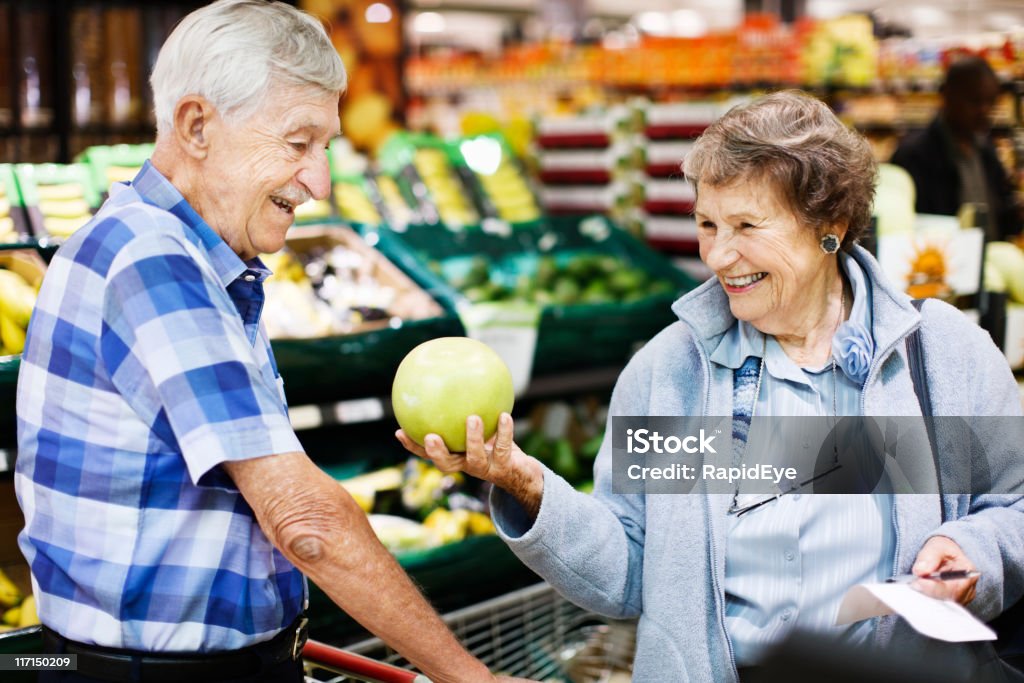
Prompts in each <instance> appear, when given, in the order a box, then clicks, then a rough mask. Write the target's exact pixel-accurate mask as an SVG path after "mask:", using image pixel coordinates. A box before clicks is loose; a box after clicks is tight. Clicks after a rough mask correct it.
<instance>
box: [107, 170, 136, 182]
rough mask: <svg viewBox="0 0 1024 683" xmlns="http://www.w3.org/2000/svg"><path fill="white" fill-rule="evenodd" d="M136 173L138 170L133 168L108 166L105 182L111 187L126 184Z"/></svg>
mask: <svg viewBox="0 0 1024 683" xmlns="http://www.w3.org/2000/svg"><path fill="white" fill-rule="evenodd" d="M138 173H139V169H138V167H135V166H109V167H108V168H107V182H108V183H110V184H111V185H113V184H114V183H121V182H127V181H129V180H132V179H134V178H135V176H136V175H138Z"/></svg>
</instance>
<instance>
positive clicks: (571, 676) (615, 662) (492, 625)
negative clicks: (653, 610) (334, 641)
mask: <svg viewBox="0 0 1024 683" xmlns="http://www.w3.org/2000/svg"><path fill="white" fill-rule="evenodd" d="M444 621H445V623H447V624H448V625H449V626H450V627H451V629H452V631H454V632H455V635H456V636H458V637H459V639H460V640H461V641H462V643H463V645H465V646H466V649H468V650H469V651H470V652H472V653H473V654H474V655H475V656H476V657H478V658H479V659H480V660H481V661H482V662H484V664H486V665H487V666H488V667H489V668H490V669H491V671H494V672H499V673H503V674H507V675H511V676H520V677H523V678H530V679H533V680H538V681H552V682H555V681H557V682H562V683H625V682H627V681H629V680H630V673H631V671H632V662H633V654H634V651H635V648H636V623H635V622H633V621H613V620H611V619H607V618H605V617H601V616H598V615H595V614H592V613H589V612H586V611H585V610H583V609H580V608H579V607H577V606H575V605H573V604H572V603H570V602H569V601H567V600H565V599H564V598H562V597H561V596H560V595H558V593H556V592H555V590H554V589H553V588H552V587H551V586H549V585H548V584H546V583H541V584H537V585H535V586H529V587H527V588H523V589H521V590H517V591H514V592H512V593H509V594H507V595H503V596H501V597H498V598H494V599H493V600H488V601H486V602H482V603H480V604H477V605H472V606H470V607H467V608H465V609H461V610H458V611H456V612H452V613H450V614H447V615H445V617H444ZM303 658H304V660H305V666H306V676H307V681H325V682H327V683H342V682H347V681H369V682H371V683H427V682H428V681H429V679H427V678H426V677H425V676H422V675H419V674H416V673H415V672H413V671H410V670H409V664H408V662H406V661H405V660H404V659H402V657H401V656H400V655H398V654H397V653H395V652H394V651H393V650H391V649H389V648H388V647H387V646H386V645H385V644H384V643H383V642H382V641H381V640H380V639H377V638H373V639H370V640H364V641H362V642H359V643H355V644H353V645H348V646H346V647H345V649H344V650H341V649H338V648H334V647H331V646H328V645H324V644H323V643H318V642H315V641H310V642H309V643H307V644H306V648H305V650H304V651H303Z"/></svg>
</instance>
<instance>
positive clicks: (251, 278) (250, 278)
mask: <svg viewBox="0 0 1024 683" xmlns="http://www.w3.org/2000/svg"><path fill="white" fill-rule="evenodd" d="M245 281H246V282H256V276H255V275H246V276H245Z"/></svg>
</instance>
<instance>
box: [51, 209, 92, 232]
mask: <svg viewBox="0 0 1024 683" xmlns="http://www.w3.org/2000/svg"><path fill="white" fill-rule="evenodd" d="M90 218H92V216H90V215H88V214H86V215H84V216H79V217H77V218H60V217H58V216H47V217H45V218H43V227H44V228H46V232H48V233H50V234H51V235H53V236H54V237H70V236H71V234H72V233H74V232H75V230H78V229H79V228H80V227H82V226H83V225H85V224H86V223H88V222H89V219H90Z"/></svg>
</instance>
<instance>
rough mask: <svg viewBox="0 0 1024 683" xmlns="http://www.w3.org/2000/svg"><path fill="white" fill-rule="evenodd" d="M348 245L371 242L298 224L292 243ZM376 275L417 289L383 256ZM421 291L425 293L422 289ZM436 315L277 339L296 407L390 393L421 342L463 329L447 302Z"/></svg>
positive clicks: (362, 246) (338, 228)
mask: <svg viewBox="0 0 1024 683" xmlns="http://www.w3.org/2000/svg"><path fill="white" fill-rule="evenodd" d="M303 244H304V245H306V247H309V246H315V245H320V246H323V247H328V248H329V247H331V246H334V245H344V246H347V247H348V248H350V249H353V250H359V251H364V252H367V253H369V252H370V247H369V246H367V244H366V243H364V242H363V241H362V240H361V239H359V238H358V237H357V235H356V234H355V233H353V231H351V230H350V229H349V228H347V227H345V226H342V225H324V226H320V227H305V228H295V229H293V232H292V233H291V235H290V237H289V245H290V246H292V247H293V248H296V247H297V245H303ZM377 268H378V270H377V271H376V277H378V278H387V280H386V281H387V282H389V283H391V284H393V285H394V286H395V287H396V288H406V287H408V288H410V289H415V288H417V287H416V285H415V282H414V281H410V279H409V278H408V277H407V276H406V275H405V274H403V273H402V272H401V270H400V269H399V268H397V267H396V266H395V265H394V264H392V263H390V262H388V260H387V259H386V258H385V259H380V262H379V263H378V266H377ZM420 294H422V293H420ZM434 308H435V309H436V311H437V314H436V315H432V317H424V318H418V319H406V320H402V321H401V324H399V325H397V326H393V325H392V324H390V323H388V324H386V323H384V322H380V323H378V324H377V325H375V326H373V327H372V328H370V329H366V330H365V331H361V332H354V333H352V334H345V335H336V336H329V337H318V338H308V339H274V340H272V341H271V344H272V345H273V348H274V357H275V359H276V360H277V367H278V370H279V371H280V373H281V377H282V378H283V379H284V383H285V394H286V395H287V397H288V403H289V404H290V405H292V406H297V405H306V404H324V403H330V402H334V401H340V400H344V399H352V398H364V397H380V396H387V395H388V394H389V393H390V391H391V383H392V382H393V381H394V378H395V371H396V370H398V364H399V363H401V362H402V359H403V358H404V357H405V355H406V354H407V353H408V352H409V351H411V350H412V349H413V348H414V347H416V346H418V345H419V344H421V343H423V342H425V341H428V340H430V339H435V338H437V337H447V336H458V335H461V334H462V333H463V331H462V325H461V324H460V323H459V320H458V318H457V317H456V316H455V315H454V314H453V313H451V312H450V311H448V310H446V309H445V308H444V307H443V305H441V306H436V305H435V306H434Z"/></svg>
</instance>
